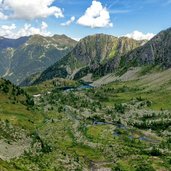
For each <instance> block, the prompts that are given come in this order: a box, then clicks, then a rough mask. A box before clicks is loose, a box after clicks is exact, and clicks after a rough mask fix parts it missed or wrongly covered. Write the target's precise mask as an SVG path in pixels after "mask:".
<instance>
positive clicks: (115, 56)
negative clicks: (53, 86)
mask: <svg viewBox="0 0 171 171" xmlns="http://www.w3.org/2000/svg"><path fill="white" fill-rule="evenodd" d="M170 54H171V29H167V30H165V31H162V32H160V33H159V34H157V35H156V36H155V37H154V38H153V39H151V40H150V41H145V40H144V41H136V40H133V39H129V38H125V37H121V38H116V37H113V36H109V35H103V34H99V35H94V36H88V37H86V38H84V39H82V40H80V41H79V42H78V44H77V45H76V47H75V48H74V49H73V50H72V51H71V52H70V53H69V54H68V55H67V56H65V57H64V58H62V59H61V60H59V61H58V62H56V63H55V64H54V65H52V66H51V67H49V68H48V69H46V70H45V71H44V72H43V73H42V74H41V75H40V77H39V78H38V79H37V80H36V81H35V84H36V83H40V82H43V81H45V80H48V79H52V78H55V77H62V78H70V79H80V78H82V77H85V76H86V75H88V74H91V75H92V76H91V77H92V78H93V80H94V79H97V78H99V77H101V76H104V75H106V74H108V73H111V72H115V73H117V72H118V73H121V74H123V73H124V72H126V71H127V70H128V69H129V68H130V67H137V66H144V65H154V66H156V65H160V67H162V68H169V67H170V66H171V56H170Z"/></svg>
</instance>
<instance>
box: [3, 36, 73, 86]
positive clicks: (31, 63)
mask: <svg viewBox="0 0 171 171" xmlns="http://www.w3.org/2000/svg"><path fill="white" fill-rule="evenodd" d="M75 45H76V41H75V40H73V39H71V38H69V37H67V36H65V35H54V36H53V37H43V36H40V35H34V36H30V37H22V38H19V39H7V38H3V37H1V38H0V75H1V76H2V77H4V78H6V79H9V80H10V81H12V82H13V83H14V84H17V85H18V84H20V83H21V82H22V81H23V80H24V79H25V78H27V77H29V76H30V75H32V74H35V73H38V72H40V73H41V72H42V71H44V70H45V69H46V68H48V67H49V66H50V65H52V64H54V63H55V62H56V61H58V60H59V59H61V58H62V57H63V56H65V55H66V54H67V53H69V52H70V51H71V50H72V49H73V48H74V47H75Z"/></svg>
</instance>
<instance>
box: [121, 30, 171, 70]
mask: <svg viewBox="0 0 171 171" xmlns="http://www.w3.org/2000/svg"><path fill="white" fill-rule="evenodd" d="M125 64H127V66H142V65H160V66H161V67H162V68H169V67H171V28H169V29H167V30H164V31H162V32H160V33H159V34H157V35H156V36H155V37H154V38H153V39H151V40H150V41H149V42H147V43H146V44H145V45H144V46H142V47H140V48H137V49H136V50H134V51H132V52H131V53H128V54H127V55H125V56H123V58H122V61H121V66H125Z"/></svg>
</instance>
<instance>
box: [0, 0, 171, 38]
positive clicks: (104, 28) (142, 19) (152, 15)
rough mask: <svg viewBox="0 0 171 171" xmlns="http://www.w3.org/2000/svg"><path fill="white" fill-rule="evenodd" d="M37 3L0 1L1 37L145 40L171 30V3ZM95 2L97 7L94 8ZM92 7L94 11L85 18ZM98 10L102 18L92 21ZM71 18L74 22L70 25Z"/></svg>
mask: <svg viewBox="0 0 171 171" xmlns="http://www.w3.org/2000/svg"><path fill="white" fill-rule="evenodd" d="M22 1H23V3H22ZM34 1H35V3H31V2H30V0H0V3H1V6H0V26H1V28H0V36H5V37H9V34H11V35H12V37H14V38H15V37H19V36H20V35H21V36H24V35H25V34H26V35H27V34H33V33H39V32H40V34H45V35H46V34H47V35H48V34H49V35H53V34H66V35H68V36H70V37H73V38H77V39H79V38H82V37H85V36H87V35H90V34H96V33H105V34H111V35H115V36H122V35H128V34H129V36H135V35H134V34H133V33H134V31H137V32H138V33H137V35H138V34H140V33H141V34H142V35H144V36H145V35H146V34H148V33H153V34H157V33H158V32H159V31H161V30H163V29H166V28H169V27H171V0H98V1H96V0H34ZM41 2H42V6H41V5H40V8H41V9H43V10H44V11H41V10H40V8H39V4H40V3H41ZM93 2H96V3H94V5H93ZM43 3H44V4H43ZM25 4H26V5H25ZM35 6H36V7H35ZM46 6H47V7H48V8H49V9H46ZM51 7H52V8H51ZM90 7H91V11H89V12H87V14H85V13H86V10H87V9H88V8H90ZM50 8H51V9H50ZM53 8H55V9H53ZM23 9H25V10H23ZM32 9H33V10H32ZM37 9H38V10H37ZM95 9H97V11H98V9H99V13H100V16H94V18H91V17H90V15H91V14H92V13H93V14H92V15H98V14H95V13H96V10H95ZM17 10H18V11H17ZM34 10H35V12H34ZM93 10H95V11H93ZM37 11H39V12H37ZM87 15H88V16H89V18H87ZM108 15H109V16H108ZM71 17H72V21H69V20H71ZM98 17H99V20H98V21H97V18H98ZM90 19H92V22H91V23H89V21H90ZM95 20H96V21H95ZM100 21H102V23H100ZM66 22H67V23H66ZM43 23H44V24H43ZM12 24H13V27H12ZM26 24H27V25H26ZM14 25H15V27H14ZM42 25H44V27H43V26H42ZM3 26H8V27H9V28H8V27H3ZM8 29H9V30H8ZM3 32H4V33H3ZM25 32H29V33H25Z"/></svg>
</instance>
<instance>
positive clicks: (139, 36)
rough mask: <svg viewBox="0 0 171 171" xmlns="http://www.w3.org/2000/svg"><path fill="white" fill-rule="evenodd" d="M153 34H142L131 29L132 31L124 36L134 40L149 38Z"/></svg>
mask: <svg viewBox="0 0 171 171" xmlns="http://www.w3.org/2000/svg"><path fill="white" fill-rule="evenodd" d="M154 36H155V34H153V33H147V34H144V33H142V32H140V31H133V32H132V33H129V34H126V35H125V37H129V38H132V39H135V40H150V39H152V38H153V37H154Z"/></svg>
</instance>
